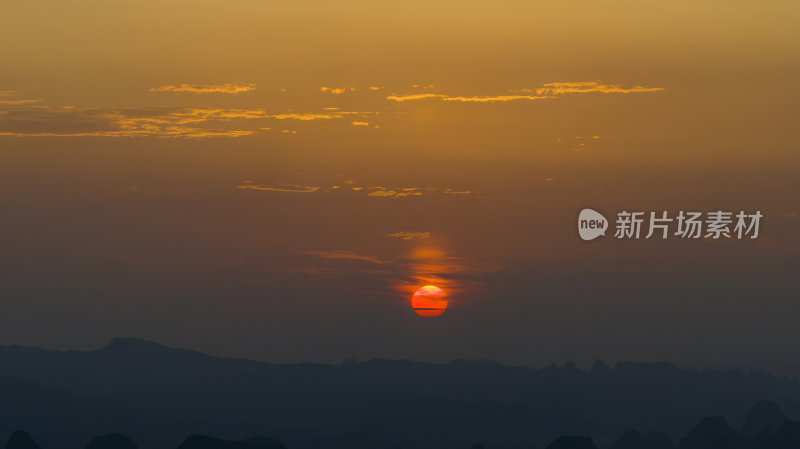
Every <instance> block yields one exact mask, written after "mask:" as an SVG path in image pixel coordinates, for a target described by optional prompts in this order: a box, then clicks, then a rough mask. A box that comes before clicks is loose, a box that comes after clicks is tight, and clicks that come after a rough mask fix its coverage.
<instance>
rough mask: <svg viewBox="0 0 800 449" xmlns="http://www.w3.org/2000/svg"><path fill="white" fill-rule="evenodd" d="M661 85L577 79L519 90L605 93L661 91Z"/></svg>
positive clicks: (561, 93) (539, 92) (546, 93)
mask: <svg viewBox="0 0 800 449" xmlns="http://www.w3.org/2000/svg"><path fill="white" fill-rule="evenodd" d="M663 90H664V88H663V87H644V86H638V85H637V86H632V87H623V86H622V85H621V84H601V83H600V82H598V81H577V82H566V83H547V84H544V85H543V86H542V87H539V88H537V89H534V90H530V89H521V90H520V91H521V92H535V93H536V95H563V94H575V93H589V92H601V93H606V94H611V93H616V94H630V93H639V92H661V91H663Z"/></svg>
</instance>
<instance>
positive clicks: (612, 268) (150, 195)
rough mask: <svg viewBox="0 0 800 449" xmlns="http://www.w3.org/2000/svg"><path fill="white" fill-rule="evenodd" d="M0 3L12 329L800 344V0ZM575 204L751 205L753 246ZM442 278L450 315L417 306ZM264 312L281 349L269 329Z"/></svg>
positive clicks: (622, 344)
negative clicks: (643, 232)
mask: <svg viewBox="0 0 800 449" xmlns="http://www.w3.org/2000/svg"><path fill="white" fill-rule="evenodd" d="M3 9H4V11H3V14H2V15H0V39H2V41H3V42H6V43H11V44H10V45H3V46H1V47H0V60H2V61H3V63H2V64H1V65H0V161H2V163H0V206H2V207H3V208H4V209H5V210H6V211H7V212H6V213H5V214H4V220H1V221H2V223H0V230H2V235H3V237H1V238H2V239H4V240H2V241H3V243H4V245H5V246H4V248H5V249H4V251H3V254H2V255H0V267H2V268H3V270H4V271H3V272H4V274H3V275H2V276H4V277H5V282H6V283H7V285H8V291H9V292H10V293H9V294H10V295H11V296H12V297H13V298H15V299H14V300H13V303H14V305H13V306H10V307H11V308H10V310H13V311H14V313H11V314H8V313H6V314H0V339H2V340H3V342H14V343H22V344H40V345H44V346H56V347H76V346H81V345H83V346H86V347H92V346H94V345H99V344H100V343H102V342H104V341H106V340H107V339H108V338H110V337H115V336H119V335H117V334H118V333H119V332H124V333H125V334H127V335H133V336H141V337H145V338H151V339H155V340H159V341H163V342H165V343H174V344H176V345H178V346H182V347H196V348H199V349H204V350H215V351H217V352H221V353H226V354H230V355H244V356H249V357H256V358H270V359H276V360H286V361H298V360H328V359H334V360H338V359H339V358H345V357H352V356H355V357H366V356H370V355H372V356H389V357H411V358H423V359H430V360H438V359H448V358H458V357H486V358H497V359H502V360H505V361H511V362H520V363H534V364H535V363H545V362H550V361H559V360H563V359H567V358H571V359H575V360H590V359H591V360H593V359H594V358H597V357H606V358H607V359H614V358H625V357H627V358H640V359H658V358H669V359H675V360H676V361H686V362H687V363H701V362H704V361H706V360H707V359H708V357H707V354H709V353H719V354H721V355H717V356H715V357H718V358H719V361H720V363H727V364H729V365H731V366H733V365H737V366H739V365H742V366H743V365H747V364H756V363H764V364H768V363H775V362H774V361H775V360H780V359H781V354H782V352H781V351H787V352H788V351H790V350H791V349H800V347H797V348H795V347H794V346H792V347H786V346H782V345H777V343H776V342H783V341H786V340H793V341H800V339H797V338H795V337H798V336H800V335H795V334H796V332H797V331H796V330H794V328H793V327H792V326H791V323H790V322H789V321H788V320H787V318H786V317H791V316H796V313H797V312H799V311H800V309H798V308H797V306H795V304H794V302H793V301H791V300H790V299H789V297H792V295H795V296H796V294H795V293H793V292H796V289H797V284H796V281H793V280H792V279H793V278H792V273H794V272H795V271H796V270H795V271H792V270H793V267H794V268H796V267H797V266H798V249H800V234H799V233H798V226H800V220H798V218H797V217H798V214H799V213H800V204H798V201H797V194H796V192H797V191H798V187H800V179H799V178H798V176H797V168H798V164H800V156H799V155H798V154H800V153H799V152H798V143H797V142H798V137H799V136H798V132H797V126H796V122H797V119H796V112H795V110H796V107H797V106H796V105H797V104H798V100H800V98H798V93H797V89H796V88H795V84H796V80H797V79H798V76H800V60H799V59H798V58H797V54H800V31H798V28H797V26H796V18H797V17H798V16H800V5H798V3H797V2H795V1H788V0H787V1H778V0H770V1H767V2H766V3H765V2H760V3H758V4H756V3H753V2H743V1H734V2H731V1H726V2H723V1H703V2H698V1H675V2H661V3H654V2H642V1H612V2H605V3H602V2H600V3H599V2H590V1H566V2H516V1H500V2H491V3H490V4H487V3H486V2H472V1H467V2H464V1H460V2H455V1H452V2H451V1H434V2H431V1H425V2H422V1H412V2H404V3H403V4H391V3H377V4H376V3H375V2H366V1H341V2H332V1H320V0H314V1H308V2H274V1H256V0H234V1H230V2H225V3H224V5H223V4H220V3H218V2H208V1H191V2H189V1H170V2H166V3H165V2H163V1H159V2H155V1H149V0H148V1H138V2H101V1H82V2H50V3H48V4H47V5H45V4H42V3H37V2H23V1H16V0H15V1H11V2H7V4H6V5H4V8H3ZM589 206H591V207H596V208H599V209H600V210H606V211H616V210H622V209H632V208H634V209H637V208H638V209H640V210H646V211H649V210H678V209H692V208H694V209H701V210H709V209H712V208H729V209H731V210H734V209H735V210H737V211H738V210H740V209H745V210H755V209H760V210H762V211H764V212H765V221H764V225H763V234H762V238H760V239H759V240H758V241H753V242H728V243H706V242H681V241H672V240H671V241H667V242H613V241H609V240H606V241H602V242H600V241H598V242H593V243H592V244H588V245H587V244H585V243H584V242H580V241H578V240H577V238H576V236H575V230H574V229H573V221H574V216H575V214H576V213H577V211H578V210H579V209H580V208H582V207H589ZM628 243H631V244H628ZM633 243H636V244H633ZM659 276H666V277H659ZM670 276H671V277H670ZM704 276H707V278H708V279H714V280H713V281H704V280H703V279H704ZM653 277H655V279H656V281H654V280H653V279H652V278H653ZM667 278H669V279H671V280H672V282H666V280H664V279H667ZM645 279H646V280H648V281H647V282H645V281H644V280H645ZM658 279H660V280H661V281H658ZM794 279H796V276H795V278H794ZM431 280H434V281H438V282H439V283H440V284H442V286H443V288H446V289H447V292H448V299H449V300H450V305H449V308H448V312H447V313H446V314H444V315H442V317H440V318H437V321H438V322H439V324H438V326H440V327H438V328H437V327H420V326H427V325H426V324H421V323H419V322H418V321H419V320H418V317H416V316H414V314H413V313H412V312H411V310H410V306H409V299H410V292H413V291H414V289H415V288H417V287H419V286H421V285H424V284H425V283H430V282H431ZM581 280H582V281H581ZM611 280H613V282H612V281H611ZM627 282H631V283H633V284H636V285H632V286H631V288H630V289H622V290H620V289H619V286H620V285H627V284H626V283H627ZM648 282H649V283H650V284H648ZM653 282H655V283H656V284H658V283H659V282H665V285H662V286H661V290H660V291H659V292H657V293H656V294H649V295H648V294H644V295H643V294H642V292H641V289H643V288H646V286H647V285H651V284H652V283H653ZM714 282H717V283H720V284H719V285H717V284H714ZM639 284H641V285H639ZM715 285H716V286H717V287H718V288H717V287H714V286H715ZM753 292H760V293H758V295H757V296H758V299H757V300H758V301H766V302H767V306H763V307H761V306H759V304H761V303H757V302H756V299H755V296H754V295H755V293H753ZM764 292H769V294H768V295H766V296H767V298H766V299H765V297H764V294H763V293H764ZM642 298H651V299H652V301H651V300H643V299H642ZM676 298H677V299H676ZM292 301H297V302H298V303H300V304H302V307H300V308H298V307H296V303H292ZM41 310H44V311H45V312H44V313H46V314H47V316H48V317H49V318H48V319H47V320H45V321H47V322H48V323H51V324H48V326H44V324H36V322H37V321H36V320H34V318H33V317H35V316H36V313H37V312H38V311H41ZM87 310H88V311H91V312H90V313H85V312H86V311H87ZM459 310H460V312H459ZM719 310H723V311H724V312H718V311H719ZM753 310H760V311H761V313H756V314H754V313H752V312H753ZM718 313H721V315H722V318H721V319H720V320H719V323H721V324H717V325H715V326H717V327H714V326H712V327H711V328H709V327H708V326H704V325H703V324H702V323H703V322H704V321H705V320H706V319H709V317H713V316H716V315H715V314H718ZM687 316H688V317H692V318H691V319H689V321H688V322H687V318H686V317H687ZM63 317H69V319H65V318H63ZM399 317H401V318H399ZM753 320H755V323H756V324H753ZM775 320H777V323H778V324H777V325H775V324H774V323H775V322H776V321H775ZM715 322H716V321H715ZM52 323H55V324H52ZM72 323H80V325H79V326H78V327H79V328H80V329H79V330H73V329H72ZM176 323H180V324H176ZM476 323H477V324H476ZM554 323H561V324H562V326H556V325H555V324H554ZM687 323H688V324H687ZM758 323H761V324H765V323H772V324H770V326H771V329H772V330H771V331H769V332H767V333H766V334H765V335H762V336H760V337H759V338H760V340H759V341H758V342H757V343H755V344H752V345H750V346H748V348H750V349H747V350H744V354H743V355H733V350H732V349H731V348H734V347H736V344H740V343H742V342H741V341H739V342H737V340H736V339H737V338H744V337H730V339H728V340H726V339H725V338H723V337H722V335H728V334H733V335H745V334H747V330H748V329H751V326H754V325H757V324H758ZM474 325H480V326H481V328H482V329H483V328H485V332H486V335H483V334H482V333H481V332H484V331H473V329H474V328H473V326H474ZM340 327H347V328H349V329H351V330H353V332H354V333H355V334H357V335H362V336H365V335H368V336H369V338H361V339H356V338H354V337H350V336H347V335H344V334H342V335H339V334H337V333H336V331H335V329H338V328H340ZM564 328H571V329H579V331H578V332H577V334H576V335H571V336H566V337H565V336H564V335H562V334H561V332H562V330H563V329H564ZM617 328H620V329H623V330H624V331H620V332H611V331H608V329H617ZM712 328H713V329H712ZM498 329H500V330H498ZM682 329H686V330H682ZM653 330H655V331H654V333H655V335H652V332H653ZM476 332H477V333H476ZM331 333H333V334H335V335H337V336H336V337H334V338H329V337H328V336H329V335H330V334H331ZM112 334H113V335H112ZM219 334H230V335H231V338H230V339H229V341H230V343H223V342H221V341H220V340H219V339H216V338H214V337H213V336H214V335H219ZM598 334H599V335H600V336H601V337H599V338H590V339H589V340H590V342H589V343H586V338H587V336H588V335H593V336H596V335H598ZM64 335H68V336H69V337H64ZM276 335H281V336H289V337H291V338H293V339H294V341H295V342H296V344H295V345H293V346H292V345H289V346H287V347H286V348H272V347H270V348H268V349H265V348H267V343H266V342H269V341H271V339H274V338H275V336H276ZM410 335H413V337H412V336H410ZM445 335H447V336H448V338H447V339H440V340H439V339H438V338H439V337H443V336H445ZM452 336H457V337H458V338H451V337H452ZM629 336H635V337H637V338H633V339H631V338H629ZM668 337H671V338H672V341H673V342H674V341H678V342H679V343H677V344H676V345H677V347H678V348H679V349H674V347H675V345H672V344H666V343H663V341H666V340H669V338H668ZM416 338H419V339H426V341H429V342H433V343H430V344H428V345H425V346H424V348H423V349H420V346H419V345H418V344H416V341H415V339H416ZM554 338H557V339H559V341H561V344H560V346H558V347H546V346H544V343H538V342H544V341H550V340H552V339H554ZM509 339H512V340H513V341H515V342H517V341H519V342H527V344H529V345H531V346H530V347H527V346H524V345H523V344H522V343H509ZM636 340H638V341H636ZM437 342H438V343H437ZM698 342H699V343H698ZM698 345H699V346H698ZM720 348H722V350H720ZM726 348H727V349H726ZM726 350H727V352H726ZM715 351H716V352H715ZM748 351H750V352H748ZM766 359H769V360H766Z"/></svg>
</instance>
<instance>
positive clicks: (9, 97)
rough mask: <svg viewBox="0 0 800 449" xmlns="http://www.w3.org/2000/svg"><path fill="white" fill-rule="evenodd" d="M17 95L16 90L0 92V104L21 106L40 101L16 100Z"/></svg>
mask: <svg viewBox="0 0 800 449" xmlns="http://www.w3.org/2000/svg"><path fill="white" fill-rule="evenodd" d="M17 97H19V94H18V93H17V91H16V90H0V104H6V105H22V104H31V103H38V102H40V101H42V100H41V99H40V98H17Z"/></svg>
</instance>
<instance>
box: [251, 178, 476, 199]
mask: <svg viewBox="0 0 800 449" xmlns="http://www.w3.org/2000/svg"><path fill="white" fill-rule="evenodd" d="M344 184H345V185H346V186H344V187H343V186H339V185H333V186H330V187H329V188H322V187H320V186H308V185H301V184H254V183H253V182H252V181H242V183H241V184H240V185H238V186H236V188H237V189H240V190H261V191H268V192H288V193H298V192H299V193H315V192H316V193H320V194H322V193H326V194H332V193H338V194H342V193H344V192H349V193H357V194H362V195H366V196H367V197H370V198H378V199H392V198H408V197H421V196H423V195H429V194H439V195H446V196H449V195H454V196H455V195H458V196H470V195H475V192H473V191H471V190H455V189H452V188H449V187H448V188H440V187H383V186H361V185H358V184H357V183H356V182H355V181H353V180H350V179H348V180H345V182H344Z"/></svg>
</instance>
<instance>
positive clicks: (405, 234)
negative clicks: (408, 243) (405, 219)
mask: <svg viewBox="0 0 800 449" xmlns="http://www.w3.org/2000/svg"><path fill="white" fill-rule="evenodd" d="M383 235H385V236H386V237H391V238H393V239H400V240H424V239H429V238H431V235H432V234H431V233H430V232H410V231H400V232H392V233H384V234H383Z"/></svg>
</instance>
